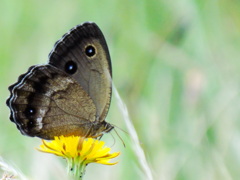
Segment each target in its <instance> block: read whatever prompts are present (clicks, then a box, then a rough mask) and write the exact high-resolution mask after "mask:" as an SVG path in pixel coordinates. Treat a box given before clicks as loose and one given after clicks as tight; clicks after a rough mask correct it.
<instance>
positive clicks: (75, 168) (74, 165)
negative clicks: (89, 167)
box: [67, 158, 86, 180]
mask: <svg viewBox="0 0 240 180" xmlns="http://www.w3.org/2000/svg"><path fill="white" fill-rule="evenodd" d="M67 160H68V174H69V175H70V176H71V177H72V179H73V180H82V179H83V175H84V173H85V169H86V164H85V163H84V161H81V160H80V159H79V158H69V159H67Z"/></svg>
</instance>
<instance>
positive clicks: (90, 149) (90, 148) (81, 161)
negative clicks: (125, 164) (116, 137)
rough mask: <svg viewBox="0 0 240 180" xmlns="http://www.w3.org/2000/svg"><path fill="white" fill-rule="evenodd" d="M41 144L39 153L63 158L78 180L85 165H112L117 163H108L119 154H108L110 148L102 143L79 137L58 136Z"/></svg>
mask: <svg viewBox="0 0 240 180" xmlns="http://www.w3.org/2000/svg"><path fill="white" fill-rule="evenodd" d="M42 143H43V144H42V145H40V149H38V150H39V151H42V152H45V153H52V154H55V155H57V156H61V157H63V158H65V159H66V160H67V162H68V170H69V173H70V174H72V175H73V176H76V177H78V178H79V177H82V176H83V173H84V172H85V168H86V165H87V164H89V163H99V164H105V165H114V164H116V163H117V162H114V163H110V162H109V161H110V160H111V159H112V158H115V157H117V156H118V155H119V154H120V153H119V152H115V153H112V154H110V153H109V152H110V150H111V148H109V147H105V146H104V142H103V141H99V140H96V139H92V138H87V139H85V138H84V137H80V136H69V137H64V136H60V137H55V138H54V140H52V141H45V140H42Z"/></svg>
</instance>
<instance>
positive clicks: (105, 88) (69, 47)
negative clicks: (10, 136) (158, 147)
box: [7, 22, 113, 139]
mask: <svg viewBox="0 0 240 180" xmlns="http://www.w3.org/2000/svg"><path fill="white" fill-rule="evenodd" d="M9 91H10V92H11V95H10V97H9V98H8V100H7V105H8V106H9V108H10V110H11V116H10V119H11V121H13V122H14V123H15V124H16V125H17V128H18V129H19V130H20V131H21V133H22V134H24V135H28V136H37V137H40V138H43V139H53V138H54V136H60V135H64V136H69V135H79V136H85V137H98V136H101V135H103V133H105V132H109V131H111V130H112V129H113V126H112V125H111V124H109V123H107V122H106V121H105V118H106V115H107V113H108V109H109V106H110V101H111V94H112V69H111V60H110V55H109V51H108V47H107V43H106V41H105V38H104V36H103V34H102V32H101V30H100V29H99V27H98V26H97V25H96V24H95V23H90V22H86V23H83V24H81V25H78V26H76V27H74V28H72V29H71V30H70V31H69V32H68V33H66V34H65V35H63V37H62V38H61V39H60V40H59V41H57V42H56V44H55V46H54V48H53V50H52V51H51V53H50V54H49V61H48V63H47V64H44V65H35V66H32V67H30V68H29V70H28V72H26V73H25V74H22V75H21V76H20V77H19V79H18V81H17V82H16V83H15V84H13V85H11V86H10V87H9Z"/></svg>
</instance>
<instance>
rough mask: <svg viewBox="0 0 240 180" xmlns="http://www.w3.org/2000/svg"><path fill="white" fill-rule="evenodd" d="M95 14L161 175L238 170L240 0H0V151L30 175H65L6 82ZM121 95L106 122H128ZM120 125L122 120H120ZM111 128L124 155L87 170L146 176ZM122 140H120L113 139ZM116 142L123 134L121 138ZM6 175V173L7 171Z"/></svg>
mask: <svg viewBox="0 0 240 180" xmlns="http://www.w3.org/2000/svg"><path fill="white" fill-rule="evenodd" d="M84 21H94V22H96V23H97V24H98V25H99V27H100V28H101V30H102V31H103V33H104V35H105V38H106V40H107V42H108V46H109V50H110V54H111V58H112V66H113V80H114V83H115V86H116V88H117V89H118V91H119V93H120V95H121V97H122V98H123V101H124V102H125V103H126V105H127V107H128V111H129V115H130V117H131V119H132V121H133V124H134V125H135V128H136V130H137V133H138V135H139V138H140V141H141V146H142V148H143V149H144V152H145V154H146V158H147V160H148V162H149V166H150V168H151V170H152V173H153V177H154V179H161V180H173V179H177V180H190V179H191V180H206V179H216V180H219V179H224V180H230V179H238V178H239V177H240V171H239V167H240V131H239V130H240V94H239V92H240V58H239V57H240V1H237V0H231V1H229V0H182V1H174V0H169V1H167V0H141V1H139V0H115V1H113V0H101V1H97V0H78V1H77V0H68V1H66V0H51V1H49V0H48V1H47V0H41V1H37V0H11V1H9V0H1V1H0V32H1V33H0V83H1V85H0V156H1V157H2V158H4V159H5V160H6V161H7V162H8V163H9V164H13V165H14V166H15V167H17V168H18V169H20V170H21V171H22V172H23V173H24V174H25V175H26V176H28V177H29V179H33V180H40V179H41V180H42V179H44V180H55V179H56V180H57V179H67V178H66V177H65V174H66V170H65V162H64V160H61V158H57V157H54V156H53V155H49V154H43V153H40V152H38V151H36V150H35V149H34V148H35V147H37V146H38V145H39V144H40V140H39V139H38V138H29V137H26V136H22V135H21V134H20V132H19V131H18V130H17V128H16V126H15V124H14V123H11V122H10V120H9V109H8V108H7V106H6V105H5V100H6V98H7V97H8V96H9V92H8V90H7V88H8V86H9V85H11V84H13V83H15V82H16V80H17V78H18V76H19V75H20V74H22V73H25V72H26V71H27V69H28V67H30V66H31V65H34V64H43V63H45V62H47V60H48V53H49V52H50V51H51V49H52V47H53V45H54V43H55V42H56V41H57V40H58V39H60V38H61V36H62V35H63V34H64V33H66V32H67V31H68V30H69V29H70V28H72V27H74V26H75V25H77V24H80V23H82V22H84ZM116 101H117V100H116V98H114V97H113V100H112V105H111V108H110V112H109V115H108V117H107V121H108V122H110V123H113V124H115V125H116V126H118V127H120V128H121V129H123V130H126V131H127V128H126V126H125V123H124V120H123V118H122V116H121V113H120V112H119V110H118V107H117V105H116ZM117 130H118V129H117ZM118 132H119V133H120V135H121V137H122V138H123V140H124V142H125V143H126V145H127V147H126V148H124V147H123V145H122V142H121V140H119V138H118V137H117V136H116V134H115V133H114V132H113V133H111V134H112V136H114V138H113V137H112V136H111V135H110V134H107V135H105V136H104V140H105V141H106V143H107V145H108V146H112V148H113V151H121V156H120V157H119V158H118V159H119V160H120V162H119V164H117V165H115V166H111V167H109V166H103V165H96V164H91V165H89V166H88V167H87V171H86V175H85V179H96V178H98V179H106V180H107V179H116V180H117V179H126V180H130V179H131V180H132V179H143V180H145V179H146V176H145V175H144V173H143V171H142V169H141V166H140V165H139V159H138V158H137V155H136V150H135V149H134V147H133V146H132V143H131V140H130V139H131V138H130V136H129V135H127V134H126V133H124V132H122V131H121V130H118ZM114 139H115V140H114ZM114 141H115V142H114ZM0 177H1V175H0Z"/></svg>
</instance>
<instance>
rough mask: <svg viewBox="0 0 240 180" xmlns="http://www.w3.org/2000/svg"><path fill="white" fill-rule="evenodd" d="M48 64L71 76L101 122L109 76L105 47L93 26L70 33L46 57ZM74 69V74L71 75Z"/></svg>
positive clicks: (109, 89)
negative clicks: (94, 107)
mask: <svg viewBox="0 0 240 180" xmlns="http://www.w3.org/2000/svg"><path fill="white" fill-rule="evenodd" d="M49 63H50V64H51V65H53V66H55V67H57V68H59V69H61V70H63V71H65V72H67V73H68V74H69V75H70V76H72V77H73V78H74V79H75V80H76V81H77V82H78V83H79V84H80V85H81V86H82V88H83V89H84V90H85V91H86V92H87V93H88V94H89V96H90V97H91V98H92V100H93V102H94V104H95V106H96V110H97V112H96V120H97V121H104V120H105V117H106V115H107V112H108V109H109V105H110V100H111V93H112V85H111V84H112V82H111V81H112V80H111V76H112V72H111V61H110V55H109V51H108V47H107V44H106V41H105V39H104V36H103V34H102V32H101V30H100V29H99V28H98V26H97V25H96V24H95V23H84V24H83V25H79V26H76V27H75V28H73V29H71V30H70V31H69V33H67V34H65V35H64V36H63V38H62V39H61V40H59V41H58V42H57V43H56V44H55V47H54V48H53V50H52V52H51V53H50V54H49ZM74 68H76V69H75V70H76V71H74V70H73V71H71V70H72V69H74Z"/></svg>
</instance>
